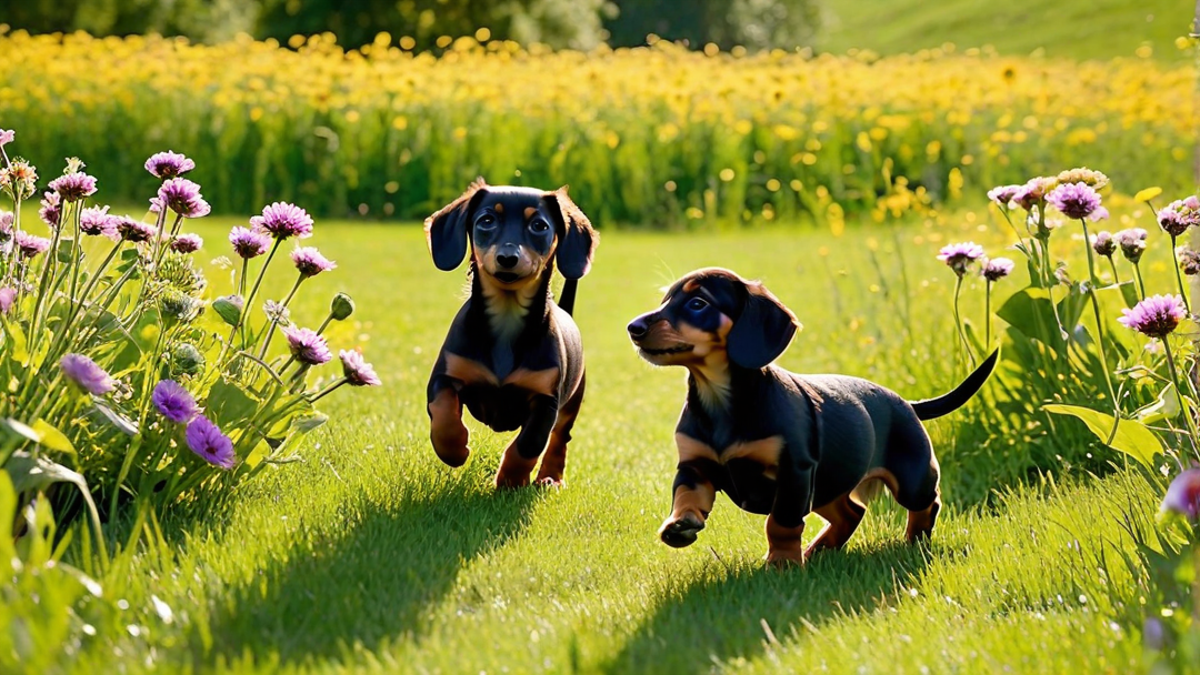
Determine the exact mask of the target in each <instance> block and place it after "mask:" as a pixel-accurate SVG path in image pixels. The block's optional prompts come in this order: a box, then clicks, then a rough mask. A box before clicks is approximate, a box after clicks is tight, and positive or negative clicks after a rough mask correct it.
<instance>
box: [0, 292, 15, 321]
mask: <svg viewBox="0 0 1200 675" xmlns="http://www.w3.org/2000/svg"><path fill="white" fill-rule="evenodd" d="M16 301H17V289H15V288H12V287H11V286H6V287H4V288H0V316H3V315H5V314H8V310H10V309H12V306H13V303H14V302H16Z"/></svg>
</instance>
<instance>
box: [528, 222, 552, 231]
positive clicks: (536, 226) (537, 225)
mask: <svg viewBox="0 0 1200 675" xmlns="http://www.w3.org/2000/svg"><path fill="white" fill-rule="evenodd" d="M529 229H530V230H531V231H533V232H535V233H537V234H541V233H543V232H545V231H546V230H549V229H550V223H547V222H546V221H544V220H542V219H541V218H539V219H537V220H535V221H533V222H531V223H529Z"/></svg>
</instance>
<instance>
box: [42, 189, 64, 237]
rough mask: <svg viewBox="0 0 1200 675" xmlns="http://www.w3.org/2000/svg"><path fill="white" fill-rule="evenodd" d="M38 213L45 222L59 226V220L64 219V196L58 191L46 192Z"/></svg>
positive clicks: (51, 225)
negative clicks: (59, 194)
mask: <svg viewBox="0 0 1200 675" xmlns="http://www.w3.org/2000/svg"><path fill="white" fill-rule="evenodd" d="M38 215H39V216H40V217H41V219H42V222H43V223H45V224H47V225H49V226H50V227H55V228H56V227H58V221H59V220H61V219H62V198H61V197H59V196H58V193H57V192H46V193H45V194H44V195H43V196H42V208H41V209H39V210H38Z"/></svg>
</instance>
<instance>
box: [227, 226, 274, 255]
mask: <svg viewBox="0 0 1200 675" xmlns="http://www.w3.org/2000/svg"><path fill="white" fill-rule="evenodd" d="M229 243H230V244H232V245H233V250H234V252H235V253H237V254H238V255H239V256H241V257H242V258H243V259H245V260H249V259H251V258H257V257H258V256H260V255H262V254H264V253H266V252H267V249H268V248H269V247H270V246H271V237H270V236H268V235H267V234H265V233H263V232H255V231H254V230H251V229H249V228H246V227H235V228H233V230H231V231H230V232H229Z"/></svg>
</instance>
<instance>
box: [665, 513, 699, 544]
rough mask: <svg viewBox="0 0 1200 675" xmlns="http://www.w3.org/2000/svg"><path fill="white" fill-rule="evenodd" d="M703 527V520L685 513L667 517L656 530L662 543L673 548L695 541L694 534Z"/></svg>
mask: <svg viewBox="0 0 1200 675" xmlns="http://www.w3.org/2000/svg"><path fill="white" fill-rule="evenodd" d="M703 529H704V521H702V520H700V519H698V518H696V516H695V515H694V514H691V513H687V514H684V515H683V516H681V517H678V518H674V517H672V518H668V519H667V520H666V522H664V523H663V525H662V527H661V528H659V530H658V536H659V537H660V538H661V539H662V540H663V543H664V544H666V545H667V546H671V547H673V548H683V547H684V546H690V545H692V544H694V543H696V535H697V534H698V533H699V532H700V530H703Z"/></svg>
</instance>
